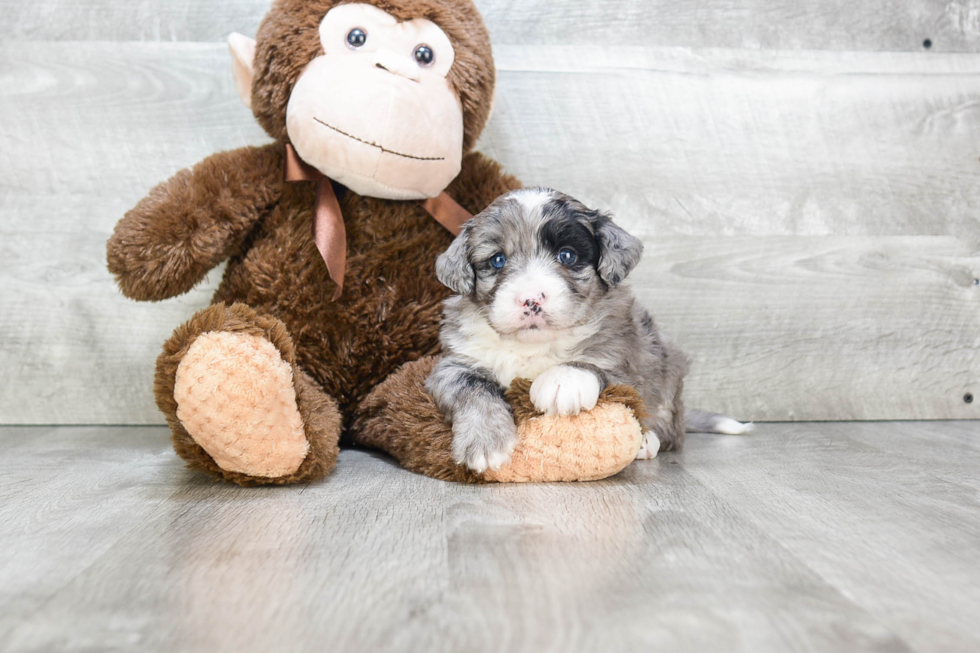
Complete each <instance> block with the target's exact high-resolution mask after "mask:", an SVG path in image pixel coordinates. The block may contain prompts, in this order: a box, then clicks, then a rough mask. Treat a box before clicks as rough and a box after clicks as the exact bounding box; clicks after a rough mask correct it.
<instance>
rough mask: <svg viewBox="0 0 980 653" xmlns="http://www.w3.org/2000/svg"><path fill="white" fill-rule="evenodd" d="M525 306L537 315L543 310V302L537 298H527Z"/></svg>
mask: <svg viewBox="0 0 980 653" xmlns="http://www.w3.org/2000/svg"><path fill="white" fill-rule="evenodd" d="M524 308H526V309H527V310H529V311H530V312H532V313H534V314H535V315H537V314H538V313H540V312H541V302H540V301H539V300H537V299H525V300H524Z"/></svg>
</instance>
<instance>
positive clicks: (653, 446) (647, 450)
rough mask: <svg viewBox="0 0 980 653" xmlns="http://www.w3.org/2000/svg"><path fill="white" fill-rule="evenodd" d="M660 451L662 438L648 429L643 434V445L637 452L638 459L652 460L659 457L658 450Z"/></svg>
mask: <svg viewBox="0 0 980 653" xmlns="http://www.w3.org/2000/svg"><path fill="white" fill-rule="evenodd" d="M659 451H660V440H659V439H658V438H657V434H656V433H654V432H653V431H647V432H646V433H644V434H643V446H642V447H640V450H639V451H638V452H637V454H636V459H637V460H650V459H652V458H656V457H657V452H659Z"/></svg>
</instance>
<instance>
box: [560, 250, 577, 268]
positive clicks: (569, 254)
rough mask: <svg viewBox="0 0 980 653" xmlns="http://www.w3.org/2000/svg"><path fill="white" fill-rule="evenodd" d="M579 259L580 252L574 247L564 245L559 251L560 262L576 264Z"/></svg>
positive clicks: (566, 264)
mask: <svg viewBox="0 0 980 653" xmlns="http://www.w3.org/2000/svg"><path fill="white" fill-rule="evenodd" d="M577 260H578V254H576V253H575V250H574V249H571V248H570V247H562V248H561V250H560V251H559V252H558V262H559V263H561V264H562V265H564V266H566V267H567V266H569V265H575V261H577Z"/></svg>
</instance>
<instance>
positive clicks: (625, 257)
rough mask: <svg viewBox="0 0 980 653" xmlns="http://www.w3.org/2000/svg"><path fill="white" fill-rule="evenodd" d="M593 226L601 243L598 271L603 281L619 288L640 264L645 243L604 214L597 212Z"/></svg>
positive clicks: (593, 219)
mask: <svg viewBox="0 0 980 653" xmlns="http://www.w3.org/2000/svg"><path fill="white" fill-rule="evenodd" d="M592 225H593V228H594V229H595V237H596V241H597V242H598V243H599V264H598V266H596V269H597V270H598V271H599V276H600V277H601V278H602V280H603V281H605V282H606V283H607V284H609V285H610V286H618V285H619V284H620V283H622V282H623V279H625V278H626V275H628V274H629V273H630V272H632V271H633V268H635V267H636V264H637V263H639V262H640V258H641V257H642V256H643V243H642V242H640V239H639V238H637V237H636V236H634V235H632V234H630V233H628V232H627V231H626V230H625V229H623V228H622V227H620V226H618V225H617V224H616V223H614V222H613V221H612V219H611V218H610V217H609V216H608V215H606V214H604V213H600V212H598V211H596V212H595V213H594V215H593V217H592Z"/></svg>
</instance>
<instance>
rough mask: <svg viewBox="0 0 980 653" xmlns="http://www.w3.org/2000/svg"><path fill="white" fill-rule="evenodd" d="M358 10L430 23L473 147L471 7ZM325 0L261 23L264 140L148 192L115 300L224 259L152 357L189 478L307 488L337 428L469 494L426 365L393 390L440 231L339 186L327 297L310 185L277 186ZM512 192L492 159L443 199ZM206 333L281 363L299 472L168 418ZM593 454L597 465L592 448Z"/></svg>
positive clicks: (424, 218)
mask: <svg viewBox="0 0 980 653" xmlns="http://www.w3.org/2000/svg"><path fill="white" fill-rule="evenodd" d="M360 1H362V2H369V3H370V4H373V5H376V6H378V7H379V8H381V9H383V10H385V11H387V12H389V13H391V14H393V15H394V16H395V17H396V18H398V19H400V20H405V19H410V18H415V17H422V18H427V19H429V20H432V21H433V22H434V23H436V24H437V25H439V27H441V28H442V29H443V31H444V32H445V33H446V34H447V35H448V37H449V38H450V40H451V41H452V43H453V47H454V49H455V62H454V64H453V66H452V68H451V70H450V72H449V76H448V79H449V82H450V84H451V86H452V87H453V89H454V90H455V91H456V93H457V95H458V97H459V99H460V103H461V106H462V109H463V133H464V141H463V147H464V152H469V150H470V149H471V148H472V146H473V144H474V143H475V142H476V140H477V138H478V137H479V135H480V132H481V131H482V129H483V127H484V125H485V123H486V120H487V117H488V115H489V111H490V105H491V98H492V95H493V86H494V68H493V60H492V56H491V52H490V42H489V37H488V35H487V32H486V29H485V28H484V26H483V23H482V19H481V18H480V15H479V13H478V12H477V11H476V9H475V7H474V6H473V5H472V4H471V2H470V1H469V0H400V1H397V2H395V1H392V0H360ZM336 4H338V2H337V0H277V2H276V3H275V4H274V5H273V7H272V9H271V11H270V12H269V14H268V15H267V17H266V18H265V20H264V21H263V23H262V25H261V26H260V28H259V32H258V38H257V49H256V56H255V60H254V73H255V78H254V81H253V84H252V96H251V99H252V107H253V112H254V114H255V116H256V119H257V120H258V121H259V122H260V123H261V124H262V126H263V127H264V128H265V130H266V131H267V132H268V133H269V135H270V136H272V137H273V138H274V139H275V142H274V143H272V144H269V145H266V146H263V147H246V148H242V149H239V150H234V151H230V152H223V153H220V154H215V155H213V156H211V157H208V158H207V159H205V160H204V161H201V162H200V163H198V164H197V165H196V166H194V167H193V168H192V169H189V170H183V171H181V172H179V173H177V174H176V175H175V176H174V177H173V178H171V179H170V180H169V181H167V182H165V183H163V184H160V185H159V186H157V187H156V188H154V189H153V190H152V191H150V194H149V195H148V196H147V197H146V198H145V199H143V200H142V201H141V202H140V203H139V204H138V205H137V206H136V207H135V208H134V209H133V210H131V211H130V212H129V213H127V214H126V216H125V217H124V218H123V219H122V220H121V221H120V222H119V224H118V225H117V227H116V229H115V232H114V233H113V235H112V238H111V239H110V240H109V243H108V252H107V255H108V263H109V269H110V271H111V272H112V273H113V274H114V275H115V277H116V279H117V281H118V283H119V287H120V288H121V290H122V292H123V293H124V294H126V295H127V296H129V297H131V298H133V299H137V300H143V301H157V300H162V299H166V298H169V297H173V296H176V295H179V294H182V293H185V292H187V291H188V290H190V289H191V288H192V287H193V286H194V285H195V284H197V283H198V282H200V281H201V280H202V279H203V278H204V276H205V274H207V272H208V271H209V270H211V269H213V268H214V267H215V266H216V265H218V264H219V263H220V262H222V261H224V260H226V259H227V260H228V266H227V268H226V270H225V274H224V278H223V279H222V282H221V285H220V286H219V288H218V290H217V292H216V293H215V296H214V298H213V302H214V304H213V305H212V306H211V307H209V308H207V309H205V310H202V311H200V312H199V313H198V314H197V315H195V316H194V317H193V318H192V319H191V320H189V321H188V322H187V323H186V324H184V325H183V326H181V327H179V328H177V330H176V331H175V332H174V334H173V336H172V337H171V338H170V340H168V341H167V343H166V344H165V345H164V351H163V353H162V354H161V355H160V357H159V359H158V361H157V370H156V380H155V385H154V389H155V395H156V400H157V405H158V406H159V407H160V410H161V411H163V413H164V415H165V416H166V418H167V421H168V423H169V424H170V427H171V430H172V433H173V443H174V449H175V450H176V452H177V453H178V454H179V455H180V456H181V457H182V458H184V459H185V460H186V461H187V463H188V465H189V466H191V467H193V468H195V469H199V470H202V471H204V472H207V473H209V474H211V475H213V476H215V477H218V478H222V479H225V480H228V481H233V482H235V483H239V484H242V485H252V484H284V483H294V482H302V481H310V480H315V479H317V478H320V477H322V476H323V475H325V474H327V473H328V472H329V471H330V470H331V469H332V468H333V466H334V464H335V462H336V459H337V447H338V441H339V439H340V435H341V433H342V432H346V433H348V434H349V435H350V436H351V439H352V440H353V441H354V442H357V443H361V444H365V445H369V446H375V447H379V448H382V449H385V450H387V451H389V452H391V453H392V454H393V455H394V456H395V457H396V458H398V459H399V460H400V461H401V462H402V463H403V464H404V465H405V466H406V467H408V468H409V469H413V470H415V471H419V472H422V473H425V474H429V475H430V476H435V477H437V478H444V479H450V480H457V481H465V482H480V481H481V480H483V479H482V477H481V476H480V475H477V474H474V473H473V472H471V471H470V470H468V469H466V468H465V467H462V466H459V465H457V464H456V463H455V462H454V461H453V460H452V457H451V454H450V449H451V447H450V443H451V438H452V431H451V430H450V429H449V427H448V426H447V425H446V424H445V423H444V422H443V420H442V417H441V415H439V414H438V411H435V407H434V405H432V404H431V399H430V400H429V403H428V404H426V403H425V401H424V400H421V401H420V400H418V394H419V393H420V392H421V387H422V386H421V381H422V377H419V374H421V371H422V370H424V369H426V367H425V365H422V366H418V365H416V366H409V367H406V368H405V369H404V370H403V373H402V374H400V375H398V376H396V377H395V378H392V379H389V377H390V376H391V375H392V373H393V372H395V370H397V369H398V368H399V367H400V366H402V365H403V364H404V363H407V362H410V361H416V360H418V359H419V358H421V357H423V356H427V355H430V354H435V353H437V351H438V349H439V342H438V333H439V323H440V318H441V303H442V300H443V299H445V298H446V296H447V294H448V290H447V289H446V288H445V287H443V286H442V285H441V284H440V283H439V282H438V281H437V280H436V277H435V272H434V263H435V260H436V257H437V256H438V255H439V254H440V253H441V252H442V251H444V250H445V249H446V248H447V247H448V246H449V244H450V242H451V239H452V237H451V235H450V234H449V232H447V231H446V230H445V229H444V228H443V227H442V226H440V225H439V224H438V223H437V222H436V221H435V220H433V218H432V217H430V215H429V214H428V213H426V211H425V210H424V209H423V208H422V205H421V203H420V202H417V201H391V200H383V199H376V198H371V197H363V196H359V195H357V194H356V193H354V192H352V191H349V190H345V189H343V188H342V187H339V186H337V187H336V188H335V190H337V193H338V199H339V201H340V206H341V210H342V213H343V216H344V220H345V223H346V229H347V248H348V249H347V267H346V282H345V287H344V292H343V295H342V297H341V299H340V300H339V301H337V302H332V301H331V296H332V294H333V292H334V284H333V282H332V281H331V280H330V278H329V276H328V274H327V269H326V266H325V265H324V264H323V261H322V259H321V257H320V255H319V253H318V251H317V248H316V245H315V244H314V242H313V239H312V237H311V225H312V218H313V207H314V195H315V192H316V190H315V185H314V184H312V183H308V182H307V183H294V184H287V183H284V181H283V177H284V165H285V157H284V150H285V145H286V143H287V142H288V136H287V132H286V126H285V117H286V105H287V102H288V100H289V97H290V93H291V91H292V89H293V86H294V84H295V83H296V80H297V78H298V76H299V74H300V73H301V71H302V70H303V69H304V67H305V66H306V65H307V64H308V63H309V62H310V61H311V60H312V59H313V58H314V57H316V56H318V55H319V54H321V52H322V48H321V45H320V41H319V35H318V30H317V28H318V25H319V23H320V21H321V20H322V18H323V16H324V15H325V14H326V13H327V11H328V10H329V9H330V8H331V7H333V6H334V5H336ZM336 101H338V102H343V98H337V100H336ZM519 187H520V183H519V182H518V181H517V180H516V179H515V178H513V177H511V176H509V175H506V174H504V173H503V172H502V171H501V168H500V166H499V165H498V164H497V163H495V162H493V161H491V160H489V159H487V158H485V157H483V156H482V155H480V154H477V153H468V154H466V155H465V156H464V157H463V161H462V169H461V172H460V173H459V175H458V177H457V178H456V179H455V180H454V181H453V182H452V183H451V184H450V186H449V187H448V188H447V189H446V190H447V192H448V193H449V195H450V196H451V197H453V198H454V199H455V200H456V201H457V202H459V203H460V204H461V205H462V206H463V207H464V208H465V209H467V210H468V211H470V212H471V213H477V212H479V211H481V210H482V209H483V208H485V207H486V206H487V205H488V204H489V203H490V202H491V201H492V200H493V199H495V198H496V197H497V196H499V195H501V194H503V193H505V192H507V191H509V190H513V189H515V188H519ZM208 332H232V333H240V334H243V335H248V336H257V337H260V338H264V339H266V340H267V341H268V342H269V343H271V344H272V345H273V346H274V347H275V348H276V349H277V350H278V352H279V354H280V356H281V358H282V361H284V362H285V363H287V364H288V365H289V367H290V369H291V370H292V383H293V390H294V392H295V395H296V410H298V412H299V417H300V419H301V422H302V426H303V429H304V432H305V437H306V439H307V441H308V442H309V453H308V455H307V457H306V458H305V459H304V460H303V461H302V463H301V464H300V465H299V468H298V469H295V471H294V472H292V473H289V474H286V475H284V476H280V477H277V478H266V477H260V476H250V475H248V474H244V473H238V472H230V471H227V470H225V469H223V468H221V467H219V466H218V464H217V463H216V462H215V460H214V459H213V458H212V457H211V456H210V455H209V454H208V453H207V452H206V451H205V450H204V449H203V448H202V447H201V446H200V445H199V444H198V443H197V442H196V441H195V440H194V438H193V437H192V436H191V435H190V434H189V433H188V431H187V430H186V429H185V428H184V425H183V424H182V423H181V421H180V419H178V417H177V401H176V400H175V398H174V389H175V377H176V375H177V374H178V368H179V366H180V364H181V361H182V360H183V359H184V357H185V355H186V354H187V352H188V350H189V349H190V347H191V345H192V344H193V343H194V341H195V340H196V339H197V337H198V336H200V335H201V334H204V333H208ZM385 379H389V380H388V381H385ZM382 382H384V383H382ZM379 384H381V385H379ZM412 384H414V386H413V385H412ZM410 386H411V387H410ZM372 391H373V392H372ZM422 394H424V392H422ZM628 395H629V393H628V392H626V393H625V395H624V394H623V393H622V392H619V394H618V395H617V394H616V392H615V391H614V392H613V394H612V395H609V394H607V395H606V396H604V397H605V400H611V401H620V402H625V403H626V404H627V405H631V406H632V407H633V410H634V411H636V410H639V408H638V406H637V405H636V403H635V401H634V399H635V395H634V396H632V397H631V396H628ZM408 398H412V399H411V402H410V403H406V401H407V400H408ZM399 402H400V403H399ZM515 406H516V407H517V408H516V410H517V414H518V416H519V417H521V418H522V419H523V418H524V417H528V416H529V415H530V413H529V412H528V411H529V408H528V404H527V399H526V398H524V399H515ZM396 409H397V410H396ZM402 409H405V410H404V411H403V410H402ZM400 411H401V412H400ZM413 411H414V412H413ZM433 411H434V412H433ZM393 420H398V422H397V423H395V422H394V421H393ZM572 430H573V431H574V428H573V429H572ZM586 436H587V434H586ZM619 442H620V443H626V444H625V445H623V444H620V445H619V449H618V454H617V456H618V457H617V458H616V460H620V459H621V458H622V457H623V453H624V452H625V454H626V455H627V458H625V460H626V461H627V462H628V460H629V455H630V454H629V449H630V447H631V446H632V445H631V444H630V443H628V442H627V441H626V439H623V438H620V440H619ZM637 448H638V445H637ZM593 454H594V455H595V456H598V457H600V458H601V455H602V452H601V451H596V452H592V453H590V454H589V455H593ZM633 455H635V450H634V451H633ZM624 464H625V463H624ZM603 469H604V468H603ZM559 471H560V470H559ZM616 471H618V470H616ZM588 473H591V470H590V471H589V472H588ZM602 473H603V474H605V475H608V474H609V473H614V472H606V471H603V472H602ZM558 480H568V479H565V478H563V477H562V478H559V479H558ZM572 480H575V479H572Z"/></svg>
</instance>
